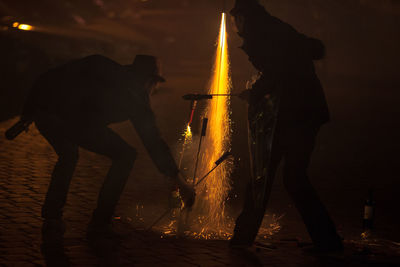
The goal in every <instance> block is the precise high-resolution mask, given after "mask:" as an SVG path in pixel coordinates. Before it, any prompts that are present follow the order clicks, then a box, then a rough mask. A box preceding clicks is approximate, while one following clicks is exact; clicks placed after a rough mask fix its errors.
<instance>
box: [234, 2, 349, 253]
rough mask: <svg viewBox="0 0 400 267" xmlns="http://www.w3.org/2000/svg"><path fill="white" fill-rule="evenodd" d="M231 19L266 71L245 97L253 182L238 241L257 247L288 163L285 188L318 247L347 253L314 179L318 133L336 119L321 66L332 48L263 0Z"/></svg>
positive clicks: (238, 9) (242, 6)
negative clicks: (280, 16) (313, 158)
mask: <svg viewBox="0 0 400 267" xmlns="http://www.w3.org/2000/svg"><path fill="white" fill-rule="evenodd" d="M231 14H232V15H233V17H234V19H235V24H236V26H237V30H238V34H239V35H240V36H241V37H242V38H243V46H242V49H243V50H244V52H245V53H246V54H247V55H248V57H249V60H250V62H251V63H252V64H253V65H254V67H255V68H256V69H257V70H258V71H259V72H260V73H259V78H258V80H257V81H256V82H255V83H254V84H253V86H252V88H251V89H249V90H246V91H244V92H243V93H242V94H241V97H242V98H243V99H246V100H247V101H248V103H249V110H248V119H249V137H250V142H249V144H250V151H251V162H252V166H251V170H252V177H251V180H250V181H249V185H248V188H247V193H246V199H245V204H244V207H243V211H242V213H241V214H240V216H239V217H238V219H237V221H236V226H235V231H234V236H233V238H232V240H231V243H230V244H231V246H233V247H247V246H251V245H252V244H253V242H254V239H255V238H256V235H257V233H258V230H259V227H260V225H261V222H262V220H263V218H264V213H265V210H266V207H267V202H268V199H269V196H270V193H271V188H272V184H273V180H274V176H275V173H276V170H277V167H278V165H279V163H280V162H281V161H282V160H283V161H284V166H283V172H284V173H283V183H284V186H285V188H286V190H287V191H288V193H289V195H290V197H291V199H292V200H293V202H294V204H295V206H296V208H297V210H298V211H299V213H300V215H301V217H302V219H303V221H304V223H305V225H306V227H307V230H308V232H309V234H310V236H311V239H312V240H313V242H314V245H315V248H316V249H317V250H319V251H338V250H342V248H343V246H342V242H341V239H340V237H339V236H338V234H337V233H336V228H335V226H334V223H333V222H332V220H331V218H330V217H329V215H328V212H327V211H326V209H325V207H324V205H323V204H322V202H321V201H320V199H319V197H318V195H317V193H316V192H315V190H314V188H313V186H312V185H311V183H310V181H309V179H308V177H307V168H308V165H309V162H310V157H311V154H312V151H313V148H314V144H315V139H316V136H317V133H318V130H319V128H320V126H321V125H322V124H324V123H326V122H328V121H329V111H328V107H327V104H326V100H325V96H324V92H323V89H322V86H321V84H320V81H319V80H318V78H317V76H316V74H315V69H314V64H313V60H318V59H321V58H323V56H324V45H323V44H322V42H321V41H319V40H316V39H313V38H309V37H307V36H305V35H303V34H300V33H298V32H297V31H296V30H295V29H294V28H293V27H291V26H290V25H288V24H286V23H284V22H282V21H281V20H279V19H278V18H276V17H273V16H271V15H270V14H269V13H268V12H267V11H266V10H265V8H264V7H263V6H262V5H260V4H259V3H258V2H257V1H256V0H236V5H235V7H234V8H233V10H232V11H231Z"/></svg>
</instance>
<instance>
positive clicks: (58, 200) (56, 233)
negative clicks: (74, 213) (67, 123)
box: [35, 114, 78, 248]
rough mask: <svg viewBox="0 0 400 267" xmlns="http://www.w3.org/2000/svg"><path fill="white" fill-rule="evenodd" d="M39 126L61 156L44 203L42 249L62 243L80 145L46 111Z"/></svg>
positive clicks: (38, 118)
mask: <svg viewBox="0 0 400 267" xmlns="http://www.w3.org/2000/svg"><path fill="white" fill-rule="evenodd" d="M35 124H36V127H37V128H38V130H39V132H40V133H41V134H42V135H43V137H44V138H45V139H46V140H47V141H48V142H49V144H50V145H51V146H52V147H53V149H54V151H55V152H56V154H57V156H58V160H57V163H56V165H55V167H54V169H53V172H52V174H51V180H50V185H49V188H48V190H47V194H46V198H45V201H44V204H43V206H42V217H43V218H44V222H43V226H42V238H43V244H42V246H43V247H42V248H46V247H48V246H50V247H55V246H60V245H61V244H62V242H63V236H64V232H65V229H66V227H65V223H64V221H63V220H62V216H63V208H64V206H65V203H66V200H67V195H68V190H69V186H70V182H71V179H72V175H73V173H74V170H75V167H76V164H77V161H78V146H77V145H75V144H73V143H71V142H70V141H68V140H67V139H65V137H64V136H63V135H62V134H61V132H60V131H59V128H58V127H57V125H58V124H60V121H59V120H58V119H57V118H55V117H51V116H48V115H46V114H41V116H38V117H37V118H36V120H35Z"/></svg>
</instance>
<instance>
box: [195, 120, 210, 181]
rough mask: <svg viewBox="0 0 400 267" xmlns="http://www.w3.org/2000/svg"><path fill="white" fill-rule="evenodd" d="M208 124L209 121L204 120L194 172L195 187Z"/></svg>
mask: <svg viewBox="0 0 400 267" xmlns="http://www.w3.org/2000/svg"><path fill="white" fill-rule="evenodd" d="M207 124H208V119H207V118H204V119H203V126H202V129H201V135H200V141H199V148H198V149H197V156H196V163H195V165H194V172H193V185H195V183H196V174H197V168H198V166H199V157H200V151H201V143H202V140H203V137H204V136H206V131H207Z"/></svg>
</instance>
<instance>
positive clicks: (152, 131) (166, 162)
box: [130, 101, 179, 177]
mask: <svg viewBox="0 0 400 267" xmlns="http://www.w3.org/2000/svg"><path fill="white" fill-rule="evenodd" d="M130 120H131V122H132V124H133V126H134V127H135V129H136V131H137V133H138V135H139V136H140V138H141V140H142V141H143V144H144V146H145V148H146V149H147V151H148V153H149V155H150V157H151V159H152V160H153V162H154V164H155V165H156V167H157V168H158V170H159V171H160V172H161V173H163V174H164V175H166V176H168V177H176V176H177V175H178V172H179V171H178V167H177V166H176V163H175V160H174V159H173V157H172V155H171V151H170V149H169V147H168V145H167V144H166V143H165V141H164V140H163V139H162V138H161V134H160V132H159V130H158V127H157V125H156V120H155V116H154V113H153V111H152V110H151V108H150V105H149V103H148V102H147V101H135V103H134V106H133V107H132V111H131V113H130Z"/></svg>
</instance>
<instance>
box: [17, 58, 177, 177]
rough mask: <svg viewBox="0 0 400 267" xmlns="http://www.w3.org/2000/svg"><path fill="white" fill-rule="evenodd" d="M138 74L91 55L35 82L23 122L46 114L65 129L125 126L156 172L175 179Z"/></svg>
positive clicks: (58, 68)
mask: <svg viewBox="0 0 400 267" xmlns="http://www.w3.org/2000/svg"><path fill="white" fill-rule="evenodd" d="M138 75H140V74H138V73H134V72H133V71H130V70H129V69H128V68H127V67H125V66H122V65H120V64H118V63H116V62H114V61H112V60H111V59H108V58H106V57H103V56H100V55H93V56H89V57H85V58H82V59H78V60H75V61H72V62H69V63H67V64H65V65H62V66H59V67H56V68H53V69H50V70H49V71H47V72H46V73H44V74H43V75H41V76H40V77H39V78H38V79H37V81H36V82H35V84H34V86H33V88H32V90H31V92H30V94H29V97H28V99H27V101H26V104H25V107H24V110H23V114H22V117H23V118H33V119H34V118H35V116H38V114H40V112H46V113H50V114H52V115H55V116H57V117H59V118H60V120H63V121H64V122H65V123H66V124H68V125H69V126H70V127H76V128H79V127H102V126H104V127H105V126H106V125H108V124H110V123H116V122H122V121H126V120H128V119H129V120H130V121H131V122H132V124H133V126H134V127H135V129H136V131H137V133H138V134H139V136H140V138H141V139H142V141H143V143H144V146H145V147H146V149H147V150H148V152H149V154H150V157H151V158H152V159H153V161H154V163H155V165H156V166H157V167H158V169H159V171H160V172H161V173H163V174H165V175H167V176H169V177H174V176H175V175H176V174H177V173H178V169H177V166H176V164H175V161H174V159H173V157H172V155H171V153H170V150H169V148H168V146H167V144H166V143H165V142H164V140H163V139H162V138H161V135H160V132H159V130H158V128H157V126H156V120H155V116H154V113H153V111H152V110H151V107H150V102H149V96H148V93H147V92H146V91H145V90H144V89H143V88H140V86H139V85H138V82H137V80H138Z"/></svg>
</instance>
